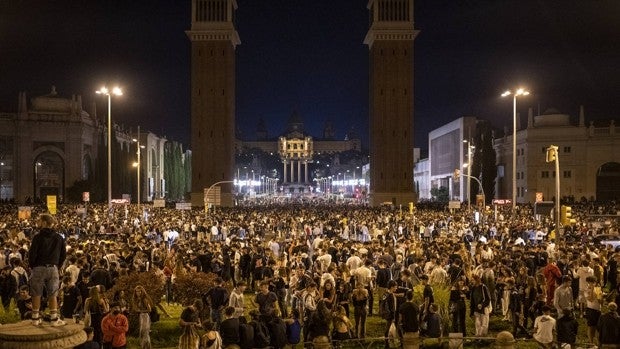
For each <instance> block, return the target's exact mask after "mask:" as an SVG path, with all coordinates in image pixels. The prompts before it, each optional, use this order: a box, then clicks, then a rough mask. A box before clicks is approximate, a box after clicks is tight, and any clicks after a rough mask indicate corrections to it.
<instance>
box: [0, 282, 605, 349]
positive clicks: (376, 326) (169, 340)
mask: <svg viewBox="0 0 620 349" xmlns="http://www.w3.org/2000/svg"><path fill="white" fill-rule="evenodd" d="M250 297H253V294H251V293H248V294H247V295H246V307H247V311H246V314H247V312H249V311H250V310H252V309H254V306H253V305H252V303H251V302H250ZM162 305H163V307H164V309H165V310H166V312H167V313H168V314H169V315H170V317H167V316H166V315H165V314H163V313H162V312H161V311H160V314H161V319H160V321H159V322H157V323H154V324H152V326H151V342H152V344H153V348H158V349H161V348H176V347H177V345H178V339H179V336H180V335H181V330H180V328H179V317H180V315H181V312H182V310H183V307H182V306H181V305H180V304H170V305H168V304H166V303H162ZM374 309H375V311H374V314H375V316H372V317H368V319H367V321H366V337H367V338H368V339H370V338H378V337H382V336H383V332H384V329H385V320H383V319H381V318H380V317H379V316H378V315H376V314H377V313H378V300H377V297H375V302H374ZM604 311H605V310H604ZM17 321H19V318H18V317H17V315H16V311H15V306H14V304H11V307H10V308H9V310H6V311H5V310H4V309H3V307H1V306H0V323H12V322H17ZM352 321H353V320H352ZM578 321H579V333H578V335H577V342H578V343H585V342H587V335H586V330H587V327H586V323H585V319H578ZM511 329H512V326H511V324H510V323H509V322H505V321H502V320H501V317H500V316H494V317H492V318H491V321H490V323H489V336H495V335H497V333H499V332H501V331H511ZM473 330H474V324H473V320H472V319H471V318H469V317H467V333H468V334H469V335H470V336H471V335H472V334H473ZM465 346H466V347H473V345H471V344H468V343H466V344H465ZM343 347H345V348H355V347H360V348H363V349H370V348H382V347H383V342H382V341H380V340H377V341H375V342H374V343H365V344H355V343H351V344H347V345H344V346H343ZM518 347H519V348H524V349H530V348H531V349H537V348H538V346H537V345H536V343H534V342H532V341H519V342H518ZM582 347H583V345H582ZM127 348H128V349H134V348H140V344H139V341H138V339H137V338H136V337H135V336H132V335H129V336H128V339H127Z"/></svg>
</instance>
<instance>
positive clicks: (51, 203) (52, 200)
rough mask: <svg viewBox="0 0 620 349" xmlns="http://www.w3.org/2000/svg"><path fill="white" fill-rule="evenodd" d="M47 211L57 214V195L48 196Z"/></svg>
mask: <svg viewBox="0 0 620 349" xmlns="http://www.w3.org/2000/svg"><path fill="white" fill-rule="evenodd" d="M47 210H48V211H49V213H50V214H56V195H48V196H47Z"/></svg>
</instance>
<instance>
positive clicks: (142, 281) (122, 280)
mask: <svg viewBox="0 0 620 349" xmlns="http://www.w3.org/2000/svg"><path fill="white" fill-rule="evenodd" d="M138 285H142V286H143V287H144V289H145V290H146V293H147V294H148V295H149V297H151V299H152V300H153V303H154V304H159V302H160V301H161V298H162V297H163V296H164V294H165V290H164V280H162V279H161V277H159V276H157V274H155V273H154V272H152V271H148V272H142V273H131V274H129V275H125V276H121V277H119V278H118V279H117V280H116V284H115V285H114V287H112V288H111V289H109V290H107V291H106V297H108V299H114V295H115V294H116V293H117V292H119V291H125V296H126V297H127V301H128V302H131V296H132V295H133V290H134V289H135V288H136V286H138Z"/></svg>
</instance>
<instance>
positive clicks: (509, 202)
mask: <svg viewBox="0 0 620 349" xmlns="http://www.w3.org/2000/svg"><path fill="white" fill-rule="evenodd" d="M493 205H512V199H493Z"/></svg>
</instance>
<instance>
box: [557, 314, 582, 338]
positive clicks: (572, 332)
mask: <svg viewBox="0 0 620 349" xmlns="http://www.w3.org/2000/svg"><path fill="white" fill-rule="evenodd" d="M555 326H556V328H557V333H558V343H568V344H573V343H575V342H576V341H577V328H578V327H579V324H578V323H577V320H575V317H574V316H573V315H568V316H562V317H561V318H559V319H558V321H557V322H556V324H555Z"/></svg>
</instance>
